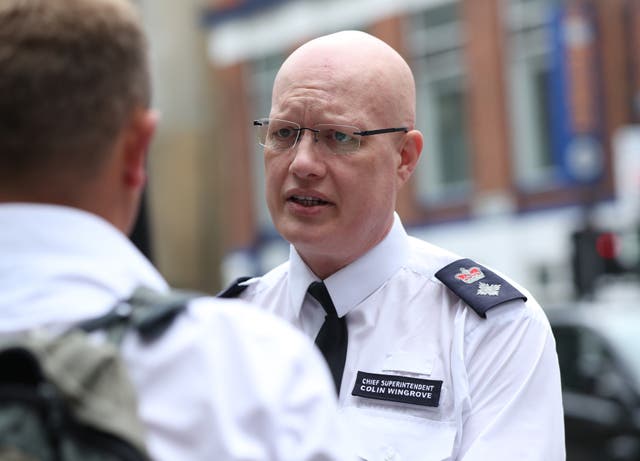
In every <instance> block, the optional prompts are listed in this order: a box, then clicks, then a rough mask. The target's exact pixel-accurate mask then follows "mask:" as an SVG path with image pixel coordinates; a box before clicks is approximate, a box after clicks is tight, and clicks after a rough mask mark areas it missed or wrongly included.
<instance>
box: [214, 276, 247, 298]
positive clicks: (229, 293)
mask: <svg viewBox="0 0 640 461" xmlns="http://www.w3.org/2000/svg"><path fill="white" fill-rule="evenodd" d="M251 278H252V277H239V278H237V279H235V280H234V281H233V282H232V283H231V285H229V286H228V287H227V288H225V289H224V290H222V291H221V292H219V293H218V294H217V295H216V297H217V298H237V297H238V296H240V294H241V293H242V292H243V291H244V290H246V289H247V286H248V285H240V284H241V283H242V282H246V281H247V280H249V279H251Z"/></svg>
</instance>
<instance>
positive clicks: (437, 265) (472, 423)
mask: <svg viewBox="0 0 640 461" xmlns="http://www.w3.org/2000/svg"><path fill="white" fill-rule="evenodd" d="M458 259H459V257H457V256H456V255H454V254H451V253H449V252H447V251H444V250H442V249H440V248H437V247H435V246H433V245H430V244H428V243H426V242H423V241H420V240H418V239H415V238H413V237H409V236H407V234H406V233H405V230H404V228H403V227H402V224H401V222H400V220H399V218H398V217H397V215H396V217H395V222H394V225H393V228H392V230H391V231H390V233H389V234H388V235H387V236H386V237H385V239H384V240H383V241H382V242H381V243H380V244H378V245H377V246H376V247H375V248H373V249H372V250H370V251H369V252H368V253H366V254H365V255H364V256H362V257H361V258H360V259H358V260H357V261H355V262H353V263H352V264H350V265H349V266H347V267H345V268H343V269H341V270H340V271H338V272H337V273H335V274H333V275H332V276H330V277H329V278H327V279H325V280H324V282H325V284H326V286H327V289H328V291H329V293H330V295H331V298H332V300H333V303H334V305H335V307H336V310H337V312H338V315H339V316H342V315H347V317H346V318H347V325H348V331H349V341H348V351H347V358H346V364H345V370H344V375H343V378H342V385H341V391H340V405H341V412H342V415H343V420H344V421H346V422H347V423H348V425H349V427H351V428H352V429H353V430H354V431H355V434H354V436H353V437H354V439H355V443H356V444H357V447H356V450H357V454H358V455H359V456H360V457H362V458H363V459H366V460H369V461H378V460H410V461H440V460H458V461H487V460H492V461H515V460H518V461H525V460H530V461H560V460H564V459H565V452H564V426H563V412H562V400H561V389H560V374H559V367H558V360H557V355H556V351H555V342H554V339H553V336H552V333H551V330H550V327H549V323H548V321H547V318H546V316H545V315H544V313H543V311H542V309H541V307H540V306H539V305H538V304H537V303H536V302H535V300H534V299H533V298H532V297H531V295H530V294H529V293H527V292H526V291H525V290H523V289H522V288H520V287H517V288H518V289H519V290H520V291H521V292H522V293H523V294H525V295H526V296H527V298H528V301H527V302H524V301H523V300H522V299H518V300H514V301H508V302H505V303H503V304H500V305H498V306H496V307H494V308H493V309H491V310H489V311H488V312H487V314H486V319H485V318H482V317H480V316H479V315H478V314H476V313H475V312H474V311H473V310H471V308H470V307H469V306H468V305H467V304H465V303H464V302H463V301H461V300H460V298H458V297H457V296H456V295H455V294H454V293H453V292H452V291H451V290H449V288H447V287H446V286H445V285H443V283H442V282H440V281H439V280H438V279H436V278H435V277H434V274H435V273H436V272H437V271H438V270H439V269H441V268H442V267H444V266H446V265H448V264H449V263H451V262H453V261H456V260H458ZM314 280H317V277H316V276H315V275H314V274H313V273H312V272H311V270H310V269H309V268H308V267H307V266H306V265H305V263H304V262H303V261H302V259H301V258H300V256H299V255H298V253H297V252H296V251H295V249H293V248H292V249H291V252H290V258H289V261H288V262H286V263H284V264H282V265H280V266H279V267H277V268H275V269H274V270H272V271H271V272H269V273H267V274H266V275H264V276H262V277H260V278H254V279H251V280H249V281H247V282H245V283H244V284H243V285H247V286H248V287H247V288H246V290H245V291H244V292H243V293H242V295H241V297H242V298H244V299H250V300H252V301H254V302H257V303H258V304H261V305H265V306H267V309H268V310H269V311H270V312H274V313H276V314H278V315H280V316H281V317H283V318H285V319H287V320H288V321H289V322H291V323H292V324H293V325H295V326H297V327H298V328H301V329H302V330H303V331H305V332H306V333H307V334H308V335H309V336H310V337H315V335H316V334H317V332H318V330H319V329H320V326H321V324H322V322H323V321H324V312H323V310H322V308H321V307H319V304H317V302H316V301H315V300H314V299H313V298H312V297H311V296H309V295H306V290H307V287H308V286H309V284H310V283H311V282H312V281H314ZM487 295H488V296H491V294H490V293H487ZM358 372H365V373H372V374H379V375H384V376H383V377H382V378H381V379H380V380H379V381H376V380H375V379H370V380H369V381H363V380H362V378H360V379H358ZM396 377H399V378H396ZM408 378H417V379H419V380H422V381H417V383H418V384H417V385H412V384H411V383H410V381H411V380H410V379H408ZM383 380H386V382H383ZM438 381H441V384H440V386H441V390H440V395H439V397H437V396H435V395H431V394H427V393H425V392H426V391H430V390H433V389H434V388H432V387H429V386H430V385H434V384H435V385H436V387H437V386H438ZM420 383H421V384H420ZM403 386H404V389H405V390H402V391H401V394H403V395H404V397H400V398H398V397H392V398H393V399H394V400H400V401H387V400H379V399H376V398H370V396H371V395H374V394H375V393H376V392H378V393H382V394H385V393H386V394H387V396H389V394H390V392H395V393H397V392H398V391H397V389H398V388H402V387H403ZM392 388H393V389H392ZM390 389H391V390H390ZM411 389H413V390H414V393H413V394H411ZM416 389H417V392H422V394H415V392H416V391H415V390H416ZM354 390H355V391H356V393H358V394H362V393H365V394H366V396H365V397H363V396H360V395H353V394H352V392H353V391H354ZM411 395H413V396H415V395H421V396H423V397H425V398H426V397H427V396H428V399H430V401H431V404H432V405H437V406H422V405H416V404H412V403H407V401H408V400H410V396H411ZM423 400H424V399H423Z"/></svg>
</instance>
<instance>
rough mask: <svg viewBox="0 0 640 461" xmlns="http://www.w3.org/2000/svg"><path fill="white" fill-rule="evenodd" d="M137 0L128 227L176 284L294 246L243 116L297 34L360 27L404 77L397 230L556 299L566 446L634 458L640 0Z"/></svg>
mask: <svg viewBox="0 0 640 461" xmlns="http://www.w3.org/2000/svg"><path fill="white" fill-rule="evenodd" d="M137 3H138V4H139V6H140V7H141V9H142V12H143V16H144V20H145V24H146V28H147V30H148V33H149V35H150V38H151V48H152V59H153V62H152V67H153V74H154V75H153V77H154V82H155V89H154V106H155V107H156V108H157V109H158V110H159V111H160V112H161V114H162V118H161V124H160V130H159V132H158V135H157V137H156V140H155V143H154V145H153V147H152V152H151V160H150V178H151V179H150V184H149V188H148V191H147V197H146V199H147V200H146V207H145V208H144V210H143V211H144V213H143V214H142V215H141V219H140V221H139V224H140V226H139V227H138V229H137V233H136V234H135V235H134V237H133V238H134V241H135V242H136V243H137V244H138V245H140V246H141V248H143V249H144V251H146V252H147V254H148V255H149V256H150V257H151V258H152V260H153V262H154V263H155V264H156V266H157V267H158V268H159V269H160V271H161V272H162V273H163V274H164V275H165V276H166V277H167V278H168V280H169V281H170V282H171V283H172V284H173V285H175V286H179V287H187V288H196V289H200V290H204V291H207V292H210V293H214V292H216V291H217V290H219V289H220V288H221V287H222V286H224V285H225V284H227V283H228V282H229V281H231V280H233V279H234V278H235V277H237V276H240V275H256V274H260V273H263V272H265V271H267V270H269V269H271V268H272V267H274V266H275V265H277V264H279V263H281V262H283V261H284V260H285V259H286V258H287V255H288V245H287V244H286V243H285V242H284V241H282V239H280V238H279V237H278V235H277V233H276V232H275V230H274V229H273V226H272V224H271V221H270V218H269V214H268V211H267V208H266V205H265V202H264V198H263V197H264V191H263V188H264V174H263V162H262V152H261V150H260V149H259V147H258V146H257V144H256V142H255V140H254V133H253V132H252V120H254V119H256V118H260V117H263V116H267V115H268V113H269V109H270V98H271V86H272V83H273V79H274V76H275V73H276V71H277V69H278V67H279V66H280V64H281V63H282V61H283V60H284V58H285V57H286V56H287V55H288V54H289V53H290V52H291V51H292V50H293V49H295V48H296V47H297V46H298V45H299V44H301V43H303V42H304V41H306V40H308V39H310V38H313V37H315V36H318V35H322V34H325V33H329V32H333V31H337V30H342V29H360V30H365V31H367V32H370V33H372V34H374V35H376V36H378V37H380V38H381V39H383V40H385V41H386V42H388V43H389V44H390V45H392V46H393V47H394V48H396V49H397V50H398V51H399V52H400V53H401V54H402V55H403V56H404V57H405V58H406V60H407V61H408V62H409V64H410V65H411V66H412V68H413V71H414V75H415V78H416V83H417V89H418V94H417V96H418V123H417V125H418V126H417V128H418V129H420V130H421V131H422V132H423V134H424V136H425V142H426V144H425V149H424V151H423V155H422V158H421V160H420V165H419V168H418V170H417V171H416V173H415V174H414V177H413V179H412V181H411V183H410V184H409V185H408V187H406V188H405V190H404V193H403V194H402V196H401V197H400V199H399V202H398V205H397V210H398V212H399V213H400V215H401V216H402V219H403V222H404V223H405V224H406V225H407V226H408V228H409V229H408V230H409V232H410V233H412V234H414V235H416V236H418V237H421V238H423V239H425V240H428V241H430V242H432V243H435V244H437V245H440V246H443V247H445V248H448V249H450V250H453V251H455V252H457V253H459V254H461V255H463V256H464V257H469V258H472V259H476V260H477V261H479V262H481V263H483V264H486V265H489V266H493V267H494V268H495V269H498V270H500V271H502V272H504V273H506V274H508V275H509V276H511V277H512V278H514V279H515V280H516V281H518V282H520V283H521V284H523V285H524V286H526V287H527V288H528V289H530V291H531V292H532V293H533V294H534V296H536V298H537V299H538V300H539V301H540V303H541V304H542V305H543V307H544V308H545V309H546V310H547V311H548V312H549V313H553V314H552V315H550V318H551V320H552V324H553V327H554V332H555V334H556V338H557V341H558V350H559V356H560V359H561V367H562V371H563V385H564V386H565V388H564V391H565V414H566V415H567V437H568V441H569V442H570V443H571V444H572V445H571V446H570V448H569V453H570V456H569V460H573V461H576V460H578V461H587V460H592V459H593V460H594V461H595V460H597V461H607V460H640V360H639V359H638V357H640V354H638V353H637V351H639V350H640V342H639V341H638V338H639V337H640V316H639V315H638V314H639V312H640V0H459V1H457V0H218V1H215V0H210V1H205V0H180V1H175V0H138V1H137ZM362 206H366V204H365V203H363V204H362ZM569 439H570V440H569ZM569 442H568V443H569Z"/></svg>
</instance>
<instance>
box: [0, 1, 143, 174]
mask: <svg viewBox="0 0 640 461" xmlns="http://www.w3.org/2000/svg"><path fill="white" fill-rule="evenodd" d="M147 60H148V58H147V43H146V39H145V35H144V32H143V29H142V26H141V24H140V21H139V18H138V15H137V13H136V11H135V9H134V8H133V6H132V5H131V4H130V3H129V2H128V1H127V0H2V1H1V2H0V181H21V180H23V181H24V180H27V179H28V178H30V177H42V174H55V172H56V171H62V170H66V171H73V172H77V173H78V174H79V176H82V178H88V177H91V176H92V175H93V174H94V173H96V172H97V171H98V169H99V167H100V165H101V164H102V162H103V160H104V156H105V154H106V152H108V151H109V148H110V147H111V146H112V145H113V142H114V140H115V138H116V137H117V135H118V133H119V132H120V130H121V129H122V128H123V126H124V125H125V124H126V123H127V121H128V119H129V117H130V116H131V114H132V113H133V110H134V109H135V108H136V107H138V106H143V107H146V106H148V104H149V99H150V81H149V69H148V62H147ZM57 169H60V170H57Z"/></svg>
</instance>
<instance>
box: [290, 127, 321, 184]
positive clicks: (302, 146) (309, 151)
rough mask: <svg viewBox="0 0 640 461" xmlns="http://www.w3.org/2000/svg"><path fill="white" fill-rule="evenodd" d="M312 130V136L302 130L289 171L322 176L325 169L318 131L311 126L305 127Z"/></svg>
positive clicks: (297, 174) (303, 175)
mask: <svg viewBox="0 0 640 461" xmlns="http://www.w3.org/2000/svg"><path fill="white" fill-rule="evenodd" d="M303 130H308V131H310V133H309V134H310V135H311V136H303V133H304V132H303V131H302V130H301V131H300V137H299V138H298V142H297V143H296V145H295V147H294V157H293V159H292V160H291V163H290V165H289V171H290V172H291V173H292V174H294V175H296V176H298V177H300V178H304V177H309V176H322V174H323V171H324V162H323V161H322V158H321V157H322V155H323V153H322V152H321V150H322V149H319V147H320V144H319V143H318V141H319V139H318V131H317V130H313V129H311V128H303Z"/></svg>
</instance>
